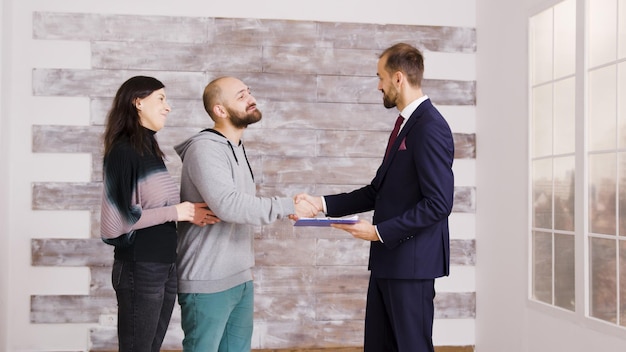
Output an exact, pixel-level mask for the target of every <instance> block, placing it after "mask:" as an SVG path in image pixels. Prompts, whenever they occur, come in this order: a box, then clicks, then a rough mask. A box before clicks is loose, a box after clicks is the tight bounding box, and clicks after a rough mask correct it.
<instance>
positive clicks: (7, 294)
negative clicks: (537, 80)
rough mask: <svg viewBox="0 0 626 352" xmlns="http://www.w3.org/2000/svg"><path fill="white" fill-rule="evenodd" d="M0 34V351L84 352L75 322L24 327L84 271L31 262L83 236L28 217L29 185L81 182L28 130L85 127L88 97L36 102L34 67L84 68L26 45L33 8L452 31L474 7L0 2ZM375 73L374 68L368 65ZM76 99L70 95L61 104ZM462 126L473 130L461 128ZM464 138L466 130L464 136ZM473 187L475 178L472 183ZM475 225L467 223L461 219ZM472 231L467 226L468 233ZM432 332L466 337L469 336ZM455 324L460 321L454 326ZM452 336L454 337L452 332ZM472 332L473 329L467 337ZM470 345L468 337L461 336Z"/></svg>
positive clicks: (459, 3) (67, 218)
mask: <svg viewBox="0 0 626 352" xmlns="http://www.w3.org/2000/svg"><path fill="white" fill-rule="evenodd" d="M2 6H3V8H2V10H1V11H2V12H0V17H1V18H2V23H1V32H0V35H1V36H0V38H2V39H1V41H0V44H1V47H0V54H1V55H0V60H1V61H0V67H1V71H0V74H1V76H0V82H2V85H0V93H1V94H0V99H1V100H0V112H1V114H2V115H1V120H0V136H1V137H2V140H0V143H1V146H2V150H1V151H0V157H2V160H3V167H2V173H1V175H0V190H1V191H2V193H1V194H2V197H1V199H0V206H1V207H0V224H1V225H0V236H1V238H2V246H0V258H2V259H0V350H6V351H44V350H45V351H51V350H84V349H86V348H87V341H88V336H87V334H88V331H87V330H88V329H86V326H81V325H78V324H39V325H35V324H30V322H29V310H30V301H29V297H30V295H42V294H86V293H87V292H88V289H89V287H88V285H89V273H88V271H87V270H86V269H85V268H71V267H67V268H46V267H32V266H31V265H30V263H31V259H30V241H31V239H32V238H35V237H37V236H47V237H56V236H58V237H63V238H71V237H81V236H83V234H86V233H89V216H88V214H87V213H84V212H76V211H74V212H63V211H32V210H31V184H32V182H37V181H61V182H86V181H88V180H89V171H90V165H91V164H90V163H91V160H89V157H88V156H87V155H73V154H41V153H39V154H33V153H32V152H31V126H32V125H33V124H41V123H50V121H54V123H58V124H69V125H71V124H77V125H82V124H87V123H88V109H89V108H88V101H87V100H86V98H85V100H84V101H83V100H80V99H78V100H72V104H62V103H59V101H63V99H58V98H55V99H48V98H46V97H34V96H33V94H32V88H31V82H32V79H31V71H32V68H34V67H40V68H45V67H54V68H63V67H71V68H86V67H89V65H90V57H89V51H88V48H87V47H86V44H76V43H66V42H42V41H35V40H33V39H32V12H33V11H51V12H84V13H115V14H142V15H168V16H173V15H180V16H204V17H243V18H273V19H296V20H316V21H341V22H363V23H397V24H420V25H454V26H467V27H473V26H474V25H475V16H474V14H475V8H474V2H473V1H467V0H388V1H385V2H380V1H378V0H317V1H309V2H302V1H293V0H266V1H256V0H240V1H236V2H228V1H222V2H213V3H209V2H207V1H203V0H179V1H171V0H150V1H145V0H134V1H128V0H110V1H86V0H57V1H49V0H3V1H2ZM373 70H374V68H373ZM68 99H77V98H68ZM463 123H464V124H465V129H469V130H470V131H467V132H473V131H471V129H472V128H473V124H472V123H471V122H470V123H469V127H468V126H467V125H468V124H467V122H463ZM463 132H466V131H463ZM472 181H473V180H472ZM467 222H468V223H469V224H473V223H474V222H473V219H470V220H468V221H467ZM467 232H468V233H470V234H473V229H470V230H469V231H467ZM454 324H455V322H454V321H451V322H450V328H447V327H443V328H442V329H440V331H442V332H443V333H441V334H440V336H438V337H437V338H439V339H443V340H444V343H445V339H446V336H445V335H446V334H445V333H446V332H447V331H450V334H451V335H452V336H461V337H462V338H467V336H465V335H467V334H468V332H466V331H458V332H454V331H453V329H454V326H455V325H454ZM460 326H463V325H460ZM451 330H452V331H451ZM470 334H471V332H470ZM469 338H470V339H471V338H472V336H469Z"/></svg>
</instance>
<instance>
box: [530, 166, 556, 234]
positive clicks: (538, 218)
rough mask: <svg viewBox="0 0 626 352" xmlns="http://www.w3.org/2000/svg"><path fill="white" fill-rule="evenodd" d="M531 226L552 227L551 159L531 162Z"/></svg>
mask: <svg viewBox="0 0 626 352" xmlns="http://www.w3.org/2000/svg"><path fill="white" fill-rule="evenodd" d="M533 227H535V228H544V229H552V159H545V160H536V161H534V162H533Z"/></svg>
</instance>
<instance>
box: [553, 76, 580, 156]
mask: <svg viewBox="0 0 626 352" xmlns="http://www.w3.org/2000/svg"><path fill="white" fill-rule="evenodd" d="M575 84H576V80H575V79H574V78H569V79H566V80H563V81H560V82H557V83H555V85H554V154H565V153H573V152H574V147H575V144H574V143H575V137H576V135H575V133H576V116H575V114H576V113H575V108H576V106H575V102H576V92H575V89H576V87H575Z"/></svg>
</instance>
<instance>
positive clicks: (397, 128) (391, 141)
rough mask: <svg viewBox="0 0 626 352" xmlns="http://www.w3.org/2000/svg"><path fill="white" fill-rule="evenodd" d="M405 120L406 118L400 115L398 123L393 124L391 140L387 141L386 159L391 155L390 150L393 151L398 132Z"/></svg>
mask: <svg viewBox="0 0 626 352" xmlns="http://www.w3.org/2000/svg"><path fill="white" fill-rule="evenodd" d="M403 121H404V118H403V117H402V115H398V119H396V124H395V126H393V131H391V135H390V136H389V142H388V143H387V151H386V152H385V159H387V156H388V155H389V152H390V151H391V146H392V145H393V142H395V141H396V137H398V132H399V131H400V126H401V125H402V122H403Z"/></svg>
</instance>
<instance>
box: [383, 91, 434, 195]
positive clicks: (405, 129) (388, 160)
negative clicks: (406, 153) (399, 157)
mask: <svg viewBox="0 0 626 352" xmlns="http://www.w3.org/2000/svg"><path fill="white" fill-rule="evenodd" d="M430 106H431V103H430V99H426V100H425V101H423V102H422V103H421V104H420V105H419V106H418V107H417V109H415V111H413V114H411V117H410V118H409V119H408V120H407V121H406V123H405V124H404V126H403V127H402V129H401V130H400V133H399V134H398V138H396V140H395V142H394V143H393V145H392V146H391V150H390V151H389V156H388V157H387V158H386V159H383V163H382V165H380V167H379V168H378V171H377V172H376V177H375V178H374V180H373V182H372V183H374V184H376V185H377V186H378V185H380V184H381V183H382V182H383V180H384V179H385V175H386V174H387V170H388V169H389V165H391V161H393V157H394V156H395V155H396V152H397V151H398V148H399V147H400V144H401V143H402V141H403V140H404V139H405V138H406V136H407V135H408V134H409V131H411V129H412V128H413V126H415V124H416V123H417V120H418V119H419V118H420V117H421V116H422V114H423V111H424V110H425V109H427V108H429V107H430Z"/></svg>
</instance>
